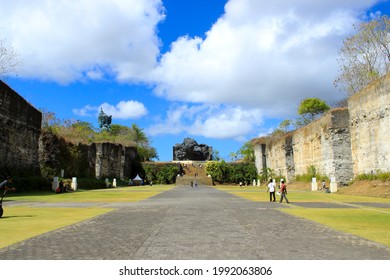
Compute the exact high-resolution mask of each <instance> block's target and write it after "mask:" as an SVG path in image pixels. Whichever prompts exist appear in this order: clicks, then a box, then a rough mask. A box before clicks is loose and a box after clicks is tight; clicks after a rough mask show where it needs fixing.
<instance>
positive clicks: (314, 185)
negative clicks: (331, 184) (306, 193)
mask: <svg viewBox="0 0 390 280" xmlns="http://www.w3.org/2000/svg"><path fill="white" fill-rule="evenodd" d="M311 190H312V191H316V190H318V184H317V178H312V179H311Z"/></svg>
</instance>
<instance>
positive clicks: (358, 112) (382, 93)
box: [348, 74, 390, 174]
mask: <svg viewBox="0 0 390 280" xmlns="http://www.w3.org/2000/svg"><path fill="white" fill-rule="evenodd" d="M348 107H349V114H350V130H351V144H352V145H351V147H352V159H353V171H354V173H355V174H361V173H370V172H376V171H383V172H390V136H389V131H390V74H388V75H387V76H386V77H385V78H383V79H381V80H379V81H377V82H375V83H373V84H371V85H370V86H368V87H367V88H365V89H364V90H362V91H361V92H359V93H357V94H355V95H354V96H352V97H351V98H350V99H349V100H348Z"/></svg>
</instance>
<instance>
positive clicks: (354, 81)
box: [334, 16, 390, 96]
mask: <svg viewBox="0 0 390 280" xmlns="http://www.w3.org/2000/svg"><path fill="white" fill-rule="evenodd" d="M354 29H355V31H356V34H354V35H352V36H350V37H348V38H346V39H345V40H344V43H343V47H342V48H341V50H340V52H339V55H340V57H339V59H338V62H339V66H340V73H339V75H338V76H337V77H336V79H335V81H334V84H335V86H337V87H341V88H344V89H345V91H346V92H347V94H348V95H349V96H350V95H353V94H355V93H357V92H359V91H360V90H362V89H363V88H364V87H366V86H367V85H369V84H370V83H372V82H373V81H375V80H376V79H378V78H381V77H383V76H384V75H386V74H387V73H389V71H390V19H389V17H388V16H381V17H376V18H374V19H372V20H371V21H368V22H362V23H360V24H359V25H356V26H354Z"/></svg>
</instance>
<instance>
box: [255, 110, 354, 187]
mask: <svg viewBox="0 0 390 280" xmlns="http://www.w3.org/2000/svg"><path fill="white" fill-rule="evenodd" d="M348 120H349V115H348V110H347V109H337V110H332V111H330V112H328V113H327V114H325V115H324V116H323V117H322V118H320V119H318V120H316V121H314V122H312V123H310V124H309V125H307V126H305V127H303V128H301V129H298V130H296V131H294V132H291V133H288V134H287V135H283V136H280V137H279V138H277V137H264V138H261V139H258V140H255V141H254V142H253V143H255V146H254V148H255V156H256V167H257V169H258V170H259V171H260V170H261V169H262V168H264V167H268V168H271V169H273V170H274V171H275V172H276V175H278V176H279V175H280V176H283V177H284V178H286V179H287V180H288V181H291V180H293V179H294V177H295V176H296V175H302V174H305V173H307V168H308V166H315V167H316V170H317V171H318V172H319V173H321V174H324V175H327V176H329V177H333V176H334V177H336V180H337V181H338V182H342V183H346V182H348V181H349V180H350V179H351V178H352V177H353V172H352V167H351V160H352V159H351V148H350V147H351V143H350V134H349V124H348Z"/></svg>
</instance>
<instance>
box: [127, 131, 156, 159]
mask: <svg viewBox="0 0 390 280" xmlns="http://www.w3.org/2000/svg"><path fill="white" fill-rule="evenodd" d="M131 131H132V132H131V135H132V140H133V141H134V142H135V143H136V146H137V151H138V155H139V157H140V158H141V160H142V161H148V160H151V159H153V158H157V159H158V155H157V150H156V149H155V148H154V147H152V146H150V141H149V138H148V136H147V135H146V134H145V132H144V131H143V129H142V128H140V127H139V126H138V125H136V124H135V123H133V124H132V126H131Z"/></svg>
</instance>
